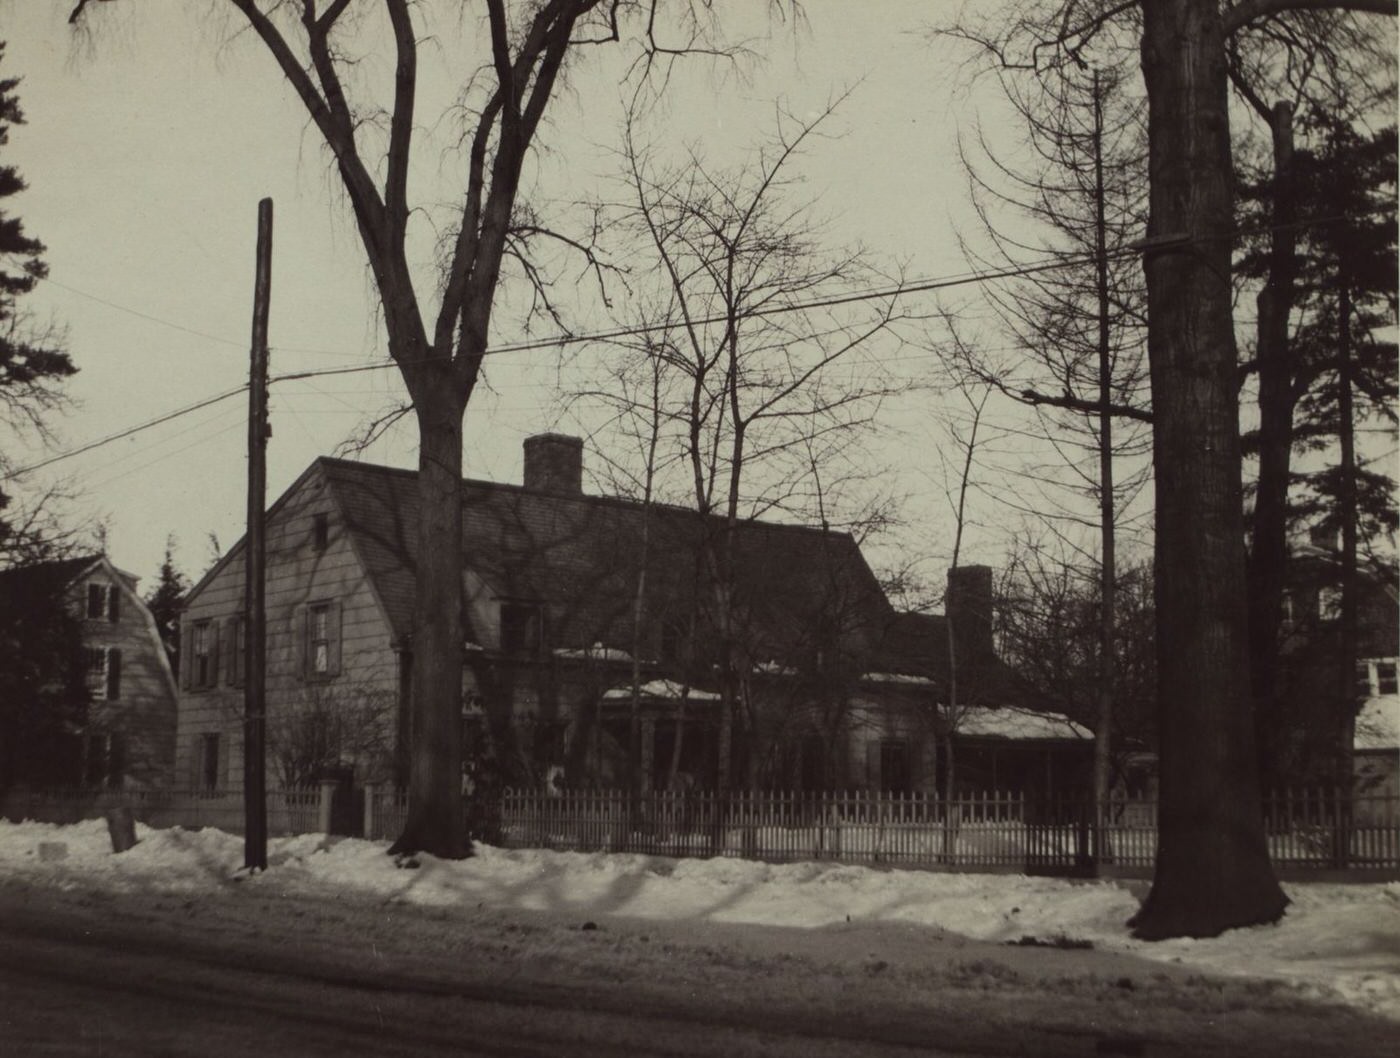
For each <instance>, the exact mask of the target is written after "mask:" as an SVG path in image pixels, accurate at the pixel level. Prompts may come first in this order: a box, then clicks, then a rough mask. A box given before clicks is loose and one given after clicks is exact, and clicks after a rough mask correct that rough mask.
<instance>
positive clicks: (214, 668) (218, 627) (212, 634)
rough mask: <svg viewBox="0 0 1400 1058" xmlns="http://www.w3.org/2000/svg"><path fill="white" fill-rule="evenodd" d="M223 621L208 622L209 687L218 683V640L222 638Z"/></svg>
mask: <svg viewBox="0 0 1400 1058" xmlns="http://www.w3.org/2000/svg"><path fill="white" fill-rule="evenodd" d="M223 623H224V622H221V621H210V622H209V683H208V686H210V687H217V686H218V685H219V641H220V640H221V639H222V638H223V635H224V633H223Z"/></svg>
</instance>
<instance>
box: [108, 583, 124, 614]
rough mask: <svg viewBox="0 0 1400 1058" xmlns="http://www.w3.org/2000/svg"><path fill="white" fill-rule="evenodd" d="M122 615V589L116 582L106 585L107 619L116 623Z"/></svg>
mask: <svg viewBox="0 0 1400 1058" xmlns="http://www.w3.org/2000/svg"><path fill="white" fill-rule="evenodd" d="M121 615H122V589H121V586H120V585H118V584H109V585H108V586H107V620H109V621H111V622H112V623H113V624H116V623H117V621H119V620H120V619H121Z"/></svg>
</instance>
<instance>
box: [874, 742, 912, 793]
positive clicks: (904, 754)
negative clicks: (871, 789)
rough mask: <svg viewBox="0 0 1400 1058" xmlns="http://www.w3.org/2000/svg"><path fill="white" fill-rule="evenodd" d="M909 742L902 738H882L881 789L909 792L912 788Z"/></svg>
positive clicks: (892, 791) (889, 791) (890, 791)
mask: <svg viewBox="0 0 1400 1058" xmlns="http://www.w3.org/2000/svg"><path fill="white" fill-rule="evenodd" d="M909 779H910V775H909V743H908V742H906V741H904V739H902V738H885V739H881V740H880V789H881V790H884V791H885V792H887V793H907V792H908V791H909V789H910V782H909Z"/></svg>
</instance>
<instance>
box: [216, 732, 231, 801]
mask: <svg viewBox="0 0 1400 1058" xmlns="http://www.w3.org/2000/svg"><path fill="white" fill-rule="evenodd" d="M218 737H219V765H218V767H219V771H218V779H217V780H216V782H215V784H214V785H215V788H216V789H219V790H227V789H228V784H229V775H228V758H229V752H228V749H229V743H230V742H232V741H233V739H232V738H231V737H230V736H228V735H220V736H218Z"/></svg>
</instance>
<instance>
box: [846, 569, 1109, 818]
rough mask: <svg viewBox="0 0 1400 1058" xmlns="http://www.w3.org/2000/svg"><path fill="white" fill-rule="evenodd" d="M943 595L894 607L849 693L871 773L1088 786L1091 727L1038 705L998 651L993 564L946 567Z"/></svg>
mask: <svg viewBox="0 0 1400 1058" xmlns="http://www.w3.org/2000/svg"><path fill="white" fill-rule="evenodd" d="M944 598H945V601H946V607H945V609H946V612H945V613H944V614H922V613H902V614H895V615H893V618H892V620H891V622H890V624H889V626H888V628H887V630H886V635H885V637H884V639H883V640H882V642H881V644H880V649H879V651H878V653H877V656H876V657H875V658H874V659H873V668H872V669H871V670H870V671H868V672H866V673H864V674H863V675H862V677H861V680H860V686H859V688H858V689H857V690H856V692H855V694H854V696H853V701H852V705H853V714H854V716H855V717H856V721H857V722H856V730H857V732H859V733H861V735H863V736H864V737H860V735H858V741H859V743H860V752H861V753H862V755H863V756H864V759H865V774H866V775H867V777H868V778H869V781H870V785H873V786H876V787H878V788H879V789H882V790H886V791H891V792H907V791H913V790H925V791H929V790H939V791H943V790H946V789H947V788H948V771H949V769H951V772H952V778H953V781H952V784H951V785H952V788H953V789H954V790H955V791H962V792H974V791H975V792H983V791H989V790H1000V791H1006V792H1009V793H1019V794H1023V795H1027V796H1038V797H1053V796H1074V795H1083V794H1085V793H1087V792H1088V791H1089V790H1091V789H1092V767H1093V740H1094V734H1093V732H1092V731H1090V730H1088V729H1087V728H1085V727H1084V726H1082V725H1081V724H1077V723H1075V722H1073V721H1071V720H1070V719H1068V718H1067V717H1064V716H1062V715H1060V714H1058V713H1054V712H1050V711H1048V710H1046V709H1044V708H1043V707H1040V706H1039V705H1038V703H1037V702H1036V700H1035V698H1034V696H1033V695H1031V694H1029V693H1028V691H1027V689H1026V687H1025V686H1024V685H1023V684H1022V682H1021V681H1020V680H1018V679H1017V678H1016V676H1015V674H1014V673H1013V672H1012V671H1011V670H1010V669H1009V668H1008V667H1007V666H1006V665H1005V663H1003V662H1002V661H1001V659H1000V658H999V657H998V656H997V652H996V648H995V643H994V639H993V606H994V600H993V592H992V570H991V569H990V568H989V567H987V566H959V567H955V568H953V569H950V570H949V571H948V584H947V592H946V594H945V596H944ZM950 646H951V647H952V649H951V651H950ZM949 703H953V704H951V705H950V704H949Z"/></svg>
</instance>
